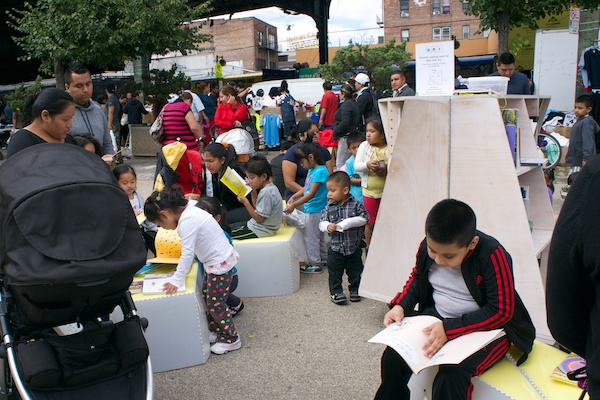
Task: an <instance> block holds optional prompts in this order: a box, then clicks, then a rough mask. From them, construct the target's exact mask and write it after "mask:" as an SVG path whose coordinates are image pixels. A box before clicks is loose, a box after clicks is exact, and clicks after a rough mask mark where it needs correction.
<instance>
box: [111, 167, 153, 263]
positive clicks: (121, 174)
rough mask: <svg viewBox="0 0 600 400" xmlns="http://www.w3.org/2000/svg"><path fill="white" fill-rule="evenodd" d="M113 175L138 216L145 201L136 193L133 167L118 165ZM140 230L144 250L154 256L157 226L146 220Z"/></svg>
mask: <svg viewBox="0 0 600 400" xmlns="http://www.w3.org/2000/svg"><path fill="white" fill-rule="evenodd" d="M113 174H114V175H115V178H117V184H118V185H119V187H120V188H121V189H123V191H124V192H125V193H126V194H127V198H129V202H130V203H131V208H133V212H134V213H135V215H136V216H138V215H140V214H141V213H143V212H144V203H145V200H144V198H143V197H142V195H140V194H139V193H138V192H137V174H136V173H135V170H134V169H133V167H132V166H130V165H127V164H121V165H118V166H116V167H115V168H114V169H113ZM140 228H141V229H142V237H143V238H144V243H146V248H147V249H148V250H150V251H151V252H152V253H154V254H156V248H155V247H154V239H155V238H156V232H157V231H158V226H156V224H153V223H152V222H150V221H148V220H146V221H144V222H142V223H141V224H140Z"/></svg>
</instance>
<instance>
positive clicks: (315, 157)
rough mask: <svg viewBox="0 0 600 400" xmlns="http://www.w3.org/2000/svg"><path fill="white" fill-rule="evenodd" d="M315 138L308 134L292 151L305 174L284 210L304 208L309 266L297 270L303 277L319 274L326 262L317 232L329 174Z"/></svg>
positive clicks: (321, 237) (324, 248) (325, 197)
mask: <svg viewBox="0 0 600 400" xmlns="http://www.w3.org/2000/svg"><path fill="white" fill-rule="evenodd" d="M313 139H314V134H313V133H308V134H307V136H306V140H305V141H304V142H301V143H300V145H299V146H298V147H297V148H296V150H295V151H294V158H295V159H296V161H297V162H299V163H300V165H302V167H304V168H306V169H307V170H308V175H306V182H305V183H304V188H302V189H300V190H299V191H297V192H296V193H294V194H293V195H292V197H290V199H289V200H288V204H287V206H286V208H285V210H284V211H285V212H286V213H291V212H292V211H294V209H295V208H297V207H299V206H301V205H303V204H304V213H305V216H306V221H305V222H304V242H305V243H306V252H307V254H308V264H307V265H304V266H302V267H300V272H303V273H305V274H320V273H321V272H323V266H324V264H325V263H326V262H327V261H326V260H327V246H326V244H325V235H324V234H323V232H321V231H320V230H319V223H320V221H321V211H323V209H324V208H325V206H326V205H327V187H326V186H325V181H326V180H327V177H328V176H329V171H328V170H327V167H326V166H325V162H324V160H323V153H322V151H321V146H319V144H317V143H314V141H313Z"/></svg>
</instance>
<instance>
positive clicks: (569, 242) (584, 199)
mask: <svg viewBox="0 0 600 400" xmlns="http://www.w3.org/2000/svg"><path fill="white" fill-rule="evenodd" d="M599 290H600V158H599V157H595V158H593V159H592V160H591V161H590V162H589V163H587V164H586V165H585V167H583V168H582V170H581V172H579V174H578V175H577V179H575V182H574V183H573V185H572V186H571V187H570V188H569V194H568V195H567V198H566V199H565V203H564V204H563V207H562V210H561V211H560V216H559V217H558V221H557V222H556V227H555V228H554V234H553V235H552V242H551V245H550V256H549V259H548V276H547V280H546V306H547V313H548V327H549V328H550V332H552V336H554V338H555V339H556V340H557V341H558V342H559V343H560V344H562V345H563V346H565V347H566V348H568V349H569V350H571V351H573V352H575V353H577V354H579V355H580V356H582V357H584V358H585V359H586V361H587V373H588V379H589V380H590V383H591V385H592V388H591V389H592V394H593V395H596V396H599V395H600V394H599V393H600V392H596V391H594V389H596V390H600V301H599V300H600V298H599V297H598V295H597V293H598V291H599Z"/></svg>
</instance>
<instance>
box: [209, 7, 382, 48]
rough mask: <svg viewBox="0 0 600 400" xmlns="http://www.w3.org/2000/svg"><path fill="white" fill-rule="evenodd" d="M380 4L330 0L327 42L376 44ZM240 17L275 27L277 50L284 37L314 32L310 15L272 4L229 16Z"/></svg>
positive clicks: (334, 44) (380, 16) (380, 34)
mask: <svg viewBox="0 0 600 400" xmlns="http://www.w3.org/2000/svg"><path fill="white" fill-rule="evenodd" d="M381 4H382V0H371V1H365V0H332V1H331V7H330V10H329V43H330V45H331V46H334V47H335V46H340V45H341V46H345V45H347V44H348V41H349V40H352V41H353V42H354V43H377V37H378V36H383V29H379V27H378V26H377V22H376V17H377V16H379V18H382V10H381ZM220 17H221V18H223V17H225V18H228V17H229V16H228V15H227V16H220ZM242 17H255V18H258V19H260V20H262V21H265V22H267V23H269V24H271V25H274V26H276V27H277V36H278V41H279V45H280V49H281V50H284V51H285V50H287V43H286V39H287V38H288V37H294V36H300V35H304V34H307V33H313V32H314V33H316V32H317V28H316V26H315V22H314V20H313V19H312V18H310V17H308V16H306V15H288V14H285V13H284V12H283V11H281V9H279V8H276V7H270V8H265V9H262V10H255V11H246V12H241V13H236V14H234V15H233V18H242ZM288 25H289V26H290V30H289V31H288V30H287V27H288Z"/></svg>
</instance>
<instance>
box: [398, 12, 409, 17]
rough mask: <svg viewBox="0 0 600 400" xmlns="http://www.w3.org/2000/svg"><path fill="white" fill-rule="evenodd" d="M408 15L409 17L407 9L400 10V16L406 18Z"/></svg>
mask: <svg viewBox="0 0 600 400" xmlns="http://www.w3.org/2000/svg"><path fill="white" fill-rule="evenodd" d="M408 17H409V13H408V11H400V18H408Z"/></svg>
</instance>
